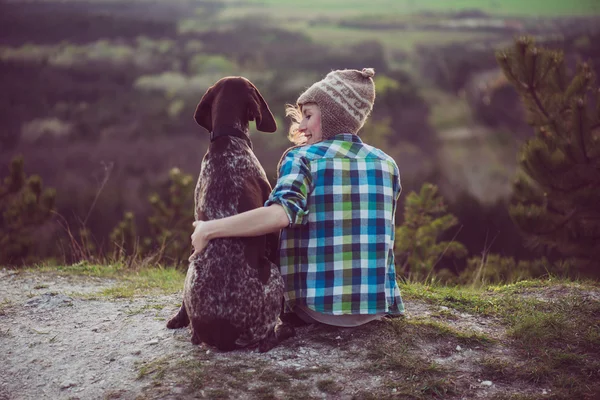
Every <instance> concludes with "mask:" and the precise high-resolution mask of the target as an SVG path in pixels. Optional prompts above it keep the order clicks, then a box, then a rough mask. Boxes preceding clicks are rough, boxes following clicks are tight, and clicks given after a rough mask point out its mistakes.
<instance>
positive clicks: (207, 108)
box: [194, 86, 215, 132]
mask: <svg viewBox="0 0 600 400" xmlns="http://www.w3.org/2000/svg"><path fill="white" fill-rule="evenodd" d="M214 99H215V89H214V86H211V87H209V88H208V90H207V91H206V93H204V96H202V98H201V99H200V103H198V107H196V112H195V113H194V119H195V120H196V122H197V123H198V125H200V126H201V127H203V128H204V129H206V130H207V131H209V132H212V130H213V126H212V113H211V110H212V103H213V101H214Z"/></svg>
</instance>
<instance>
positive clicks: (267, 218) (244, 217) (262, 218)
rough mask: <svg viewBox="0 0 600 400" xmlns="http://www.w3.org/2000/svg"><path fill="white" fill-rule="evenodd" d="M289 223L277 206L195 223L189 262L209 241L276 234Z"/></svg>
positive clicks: (283, 212)
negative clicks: (192, 251)
mask: <svg viewBox="0 0 600 400" xmlns="http://www.w3.org/2000/svg"><path fill="white" fill-rule="evenodd" d="M289 223H290V221H289V220H288V216H287V214H286V213H285V211H284V209H283V207H282V206H280V205H279V204H272V205H270V206H268V207H259V208H255V209H254V210H250V211H246V212H243V213H241V214H236V215H232V216H230V217H226V218H221V219H213V220H210V221H196V222H194V226H195V227H196V229H195V230H194V233H193V234H192V247H193V248H194V253H193V254H192V255H191V256H190V260H191V259H192V257H194V256H195V255H196V254H198V253H200V252H201V251H202V250H204V248H205V247H206V245H207V244H208V241H209V240H211V239H216V238H222V237H248V236H260V235H265V234H267V233H272V232H277V231H279V230H280V229H283V228H285V227H286V226H288V225H289Z"/></svg>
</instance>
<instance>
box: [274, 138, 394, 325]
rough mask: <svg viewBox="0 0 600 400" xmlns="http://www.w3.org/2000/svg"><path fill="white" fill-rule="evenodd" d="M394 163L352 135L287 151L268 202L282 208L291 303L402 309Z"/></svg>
mask: <svg viewBox="0 0 600 400" xmlns="http://www.w3.org/2000/svg"><path fill="white" fill-rule="evenodd" d="M401 190H402V187H401V185H400V174H399V172H398V166H397V165H396V163H395V161H394V160H393V159H392V158H391V157H389V156H388V155H387V154H385V153H384V152H382V151H381V150H379V149H376V148H374V147H372V146H369V145H367V144H365V143H363V142H362V141H361V139H360V138H359V137H358V136H356V135H352V134H340V135H336V136H334V137H333V138H331V139H329V140H325V141H322V142H319V143H316V144H313V145H307V146H299V147H294V148H292V149H290V150H289V151H288V152H287V153H285V154H284V156H283V157H282V159H281V162H280V166H279V179H278V181H277V184H276V186H275V188H273V191H272V193H271V195H270V197H269V199H268V200H267V202H266V203H265V206H269V205H271V204H280V205H281V206H282V207H283V209H284V210H285V212H286V213H287V215H288V218H289V220H290V225H289V226H288V227H287V228H285V229H283V230H282V232H281V248H280V258H281V263H280V266H281V275H282V276H283V279H284V281H285V285H286V293H285V298H286V303H287V306H288V307H289V308H293V307H294V306H295V305H296V304H301V305H306V306H307V307H309V308H310V309H312V310H314V311H317V312H320V313H324V314H333V315H342V314H375V313H382V312H387V313H392V314H400V313H403V312H404V303H403V302H402V297H401V295H400V290H399V288H398V285H397V283H396V272H395V268H394V251H393V249H394V214H395V211H396V202H397V199H398V197H399V196H400V191H401Z"/></svg>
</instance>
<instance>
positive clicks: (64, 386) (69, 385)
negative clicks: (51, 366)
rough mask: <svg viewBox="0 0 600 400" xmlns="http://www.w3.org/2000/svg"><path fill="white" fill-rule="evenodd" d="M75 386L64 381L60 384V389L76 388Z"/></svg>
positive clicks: (71, 382)
mask: <svg viewBox="0 0 600 400" xmlns="http://www.w3.org/2000/svg"><path fill="white" fill-rule="evenodd" d="M76 385H77V384H76V383H75V382H73V381H64V382H63V383H61V384H60V388H61V389H68V388H70V387H73V386H76Z"/></svg>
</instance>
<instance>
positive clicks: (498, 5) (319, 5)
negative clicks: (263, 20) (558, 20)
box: [225, 0, 600, 19]
mask: <svg viewBox="0 0 600 400" xmlns="http://www.w3.org/2000/svg"><path fill="white" fill-rule="evenodd" d="M225 2H226V3H231V4H235V8H236V9H238V10H239V12H240V13H241V12H244V11H242V10H246V12H248V11H252V10H258V9H260V10H261V11H265V9H266V12H267V14H271V15H277V16H279V17H283V18H285V17H295V18H298V19H305V18H311V17H313V18H314V17H344V16H353V15H354V16H355V15H381V16H390V15H393V14H398V15H403V14H415V13H422V12H460V11H465V10H480V11H483V12H485V13H489V14H492V15H495V16H531V17H533V16H546V17H548V16H555V17H556V16H562V17H566V16H584V15H585V16H589V15H590V14H596V13H598V12H600V4H598V2H596V1H594V0H575V1H563V0H547V1H542V0H529V1H522V0H457V1H446V0H420V1H416V0H371V1H368V2H367V1H360V0H348V1H338V0H308V1H306V0H305V1H299V2H282V1H279V0H246V1H245V2H243V3H246V4H247V5H246V6H244V5H240V3H242V2H240V1H236V0H226V1H225ZM290 3H291V4H290Z"/></svg>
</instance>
